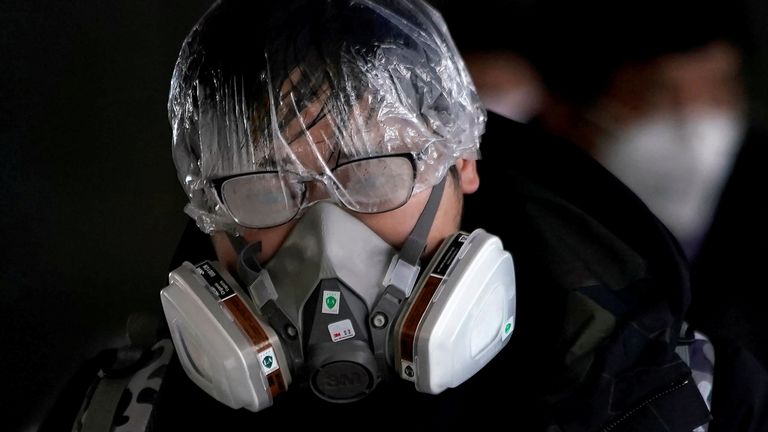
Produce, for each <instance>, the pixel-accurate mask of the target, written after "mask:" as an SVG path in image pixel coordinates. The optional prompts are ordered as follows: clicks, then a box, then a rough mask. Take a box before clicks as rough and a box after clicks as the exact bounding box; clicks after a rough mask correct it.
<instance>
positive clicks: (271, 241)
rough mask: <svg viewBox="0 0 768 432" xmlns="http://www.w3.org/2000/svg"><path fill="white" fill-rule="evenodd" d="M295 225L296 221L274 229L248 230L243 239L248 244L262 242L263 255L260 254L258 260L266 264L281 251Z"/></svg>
mask: <svg viewBox="0 0 768 432" xmlns="http://www.w3.org/2000/svg"><path fill="white" fill-rule="evenodd" d="M294 225H296V221H295V220H294V221H291V222H288V223H286V224H284V225H280V226H278V227H274V228H267V229H247V230H245V231H244V232H243V237H245V240H246V242H248V244H250V243H253V242H255V241H260V242H261V253H259V257H258V260H259V262H260V263H262V264H266V262H267V261H269V259H270V258H272V256H274V255H275V252H277V250H278V249H280V246H282V244H283V242H284V241H285V238H286V237H288V233H290V232H291V229H293V227H294Z"/></svg>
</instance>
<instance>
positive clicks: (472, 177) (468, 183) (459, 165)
mask: <svg viewBox="0 0 768 432" xmlns="http://www.w3.org/2000/svg"><path fill="white" fill-rule="evenodd" d="M456 170H457V171H458V172H459V186H460V187H461V192H462V193H464V194H471V193H474V192H475V191H476V190H477V188H478V187H480V176H479V175H478V174H477V161H476V160H474V159H457V160H456Z"/></svg>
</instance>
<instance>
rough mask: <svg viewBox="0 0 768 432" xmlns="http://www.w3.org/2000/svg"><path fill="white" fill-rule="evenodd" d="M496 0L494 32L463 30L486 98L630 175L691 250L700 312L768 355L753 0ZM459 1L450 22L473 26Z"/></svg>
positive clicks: (483, 16) (490, 18) (488, 15)
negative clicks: (753, 94) (752, 78)
mask: <svg viewBox="0 0 768 432" xmlns="http://www.w3.org/2000/svg"><path fill="white" fill-rule="evenodd" d="M489 5H490V6H489V7H488V8H486V9H482V8H478V11H476V12H475V13H476V14H477V15H475V16H474V21H476V22H477V21H480V22H484V23H485V24H486V27H488V28H491V29H494V30H489V31H488V32H490V33H491V34H492V35H493V39H494V40H493V41H492V42H489V43H485V40H486V39H485V38H477V35H476V34H473V33H471V31H470V30H468V31H465V32H463V33H462V32H461V31H460V30H459V31H455V32H454V33H456V40H457V44H458V46H459V48H460V49H461V50H462V53H463V55H464V56H465V58H466V59H467V63H468V67H469V69H470V71H471V73H472V74H473V79H474V80H475V81H476V82H485V83H486V84H485V85H486V87H487V88H488V89H489V90H488V91H486V92H485V93H483V92H480V95H481V98H483V101H484V102H485V103H486V106H487V107H488V108H489V109H490V110H494V111H499V112H500V113H503V112H519V111H520V110H525V112H526V117H525V118H521V117H520V116H518V117H517V118H515V117H511V118H514V119H516V120H519V121H528V122H530V123H533V124H535V125H536V126H537V127H539V128H542V129H544V130H546V131H548V132H549V133H553V134H555V135H558V136H560V137H563V138H565V139H568V140H570V141H572V142H574V143H576V144H577V145H579V146H580V147H582V148H584V149H585V150H587V151H588V152H590V153H591V154H592V155H593V156H594V157H595V158H596V159H597V160H598V161H600V162H601V163H602V164H603V165H604V166H605V167H606V168H608V169H609V170H610V171H611V172H612V173H613V174H614V175H616V176H617V177H618V178H619V179H620V180H622V181H623V182H624V183H625V184H627V185H628V186H629V187H630V188H631V189H632V190H633V191H634V192H635V193H636V194H637V195H638V196H639V197H640V198H642V199H643V201H644V202H645V203H646V204H647V205H648V206H649V207H650V209H651V210H652V211H653V212H654V213H655V214H656V215H657V216H658V217H659V218H660V219H661V220H662V222H664V224H665V225H667V227H668V228H669V229H670V230H671V231H672V233H673V234H674V235H675V237H676V238H677V239H678V241H679V242H680V245H681V246H682V248H683V250H684V252H685V255H686V256H687V258H688V259H689V261H690V262H691V266H692V272H691V279H692V281H691V283H692V292H693V299H692V304H691V308H690V309H689V314H688V318H689V319H690V321H691V322H692V323H693V324H695V325H696V326H697V327H698V328H700V329H702V330H704V331H706V332H707V333H708V334H709V335H711V336H714V337H727V338H732V339H735V340H737V341H738V342H739V343H741V344H743V345H745V346H746V347H748V348H749V349H750V350H751V351H752V352H754V353H755V354H756V356H757V357H759V359H760V360H761V361H762V362H763V364H764V365H768V332H766V330H765V328H766V320H765V319H764V318H762V316H763V312H762V307H760V302H758V301H756V298H757V296H758V295H759V290H760V288H762V287H764V286H765V282H762V278H761V277H760V276H761V274H760V273H759V272H760V268H761V265H762V261H763V259H762V258H765V256H766V253H765V244H766V239H765V210H764V206H763V205H762V200H763V199H762V197H763V196H764V194H763V193H762V188H763V186H761V185H764V184H766V179H765V175H764V174H763V173H761V172H760V168H759V166H758V165H759V164H760V163H761V162H762V161H765V149H764V146H765V141H766V137H768V134H766V129H765V126H764V121H762V120H763V118H764V117H761V115H762V114H763V113H760V112H757V110H755V109H753V107H754V105H753V104H751V103H750V100H749V98H748V94H747V93H746V91H747V88H748V81H747V77H746V72H747V71H746V68H745V66H744V65H745V62H749V60H750V57H749V56H750V55H753V54H752V51H751V46H752V45H751V43H752V40H753V35H752V34H750V32H749V22H748V21H747V18H748V14H747V13H746V12H745V11H746V10H747V8H746V6H745V5H743V4H740V3H729V4H725V3H724V2H717V1H705V2H692V1H682V2H674V3H669V2H650V3H647V2H645V3H643V4H642V5H637V7H634V8H633V7H631V6H630V7H627V6H625V5H621V6H617V5H614V4H610V3H608V2H599V1H598V2H595V1H593V2H587V3H583V2H582V3H578V4H566V3H558V2H544V3H537V4H536V5H527V4H526V3H525V2H518V3H517V4H516V5H515V6H514V7H510V6H509V5H504V4H501V3H499V2H490V3H489ZM456 9H460V8H458V7H456ZM505 11H506V13H505ZM451 12H452V13H449V14H447V16H448V22H449V25H452V26H453V27H452V28H455V27H464V28H469V27H468V26H466V25H465V24H466V21H463V20H462V18H461V16H462V15H461V14H457V13H455V12H454V11H453V10H451ZM462 22H464V24H462ZM521 35H525V36H526V37H522V36H521ZM521 41H523V42H521ZM509 56H515V58H516V62H517V64H518V65H523V66H518V67H517V68H516V69H515V70H514V71H510V70H509V69H508V68H507V69H501V68H498V67H487V65H488V64H492V63H491V62H489V61H488V60H484V61H482V62H478V61H476V59H487V58H498V59H502V58H505V57H509ZM499 61H500V60H499ZM526 61H528V62H529V63H527V64H526V63H525V62H526ZM530 71H532V72H530ZM521 76H522V77H527V78H528V79H527V80H525V81H523V80H521ZM505 77H506V78H505ZM521 82H524V83H525V84H524V85H517V86H516V87H515V94H520V93H526V92H527V93H529V94H536V98H535V100H536V101H537V103H536V104H535V105H532V104H530V103H528V104H526V103H520V102H515V103H516V104H515V105H514V107H510V106H504V107H497V106H494V104H495V103H496V101H497V100H504V99H505V97H504V96H502V95H503V94H506V93H509V92H508V91H507V90H506V89H507V88H509V87H510V86H511V85H512V83H521ZM493 88H495V89H496V92H494V91H493V90H490V89H493ZM542 89H543V90H542ZM506 100H511V99H510V98H506ZM529 107H533V108H532V109H528V108H529ZM761 178H762V179H763V180H760V179H761Z"/></svg>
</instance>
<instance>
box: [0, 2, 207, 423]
mask: <svg viewBox="0 0 768 432" xmlns="http://www.w3.org/2000/svg"><path fill="white" fill-rule="evenodd" d="M211 3H212V2H211V1H208V0H183V1H181V0H174V1H162V2H160V1H137V0H130V1H106V2H101V1H95V0H89V1H80V2H69V1H46V2H26V1H22V0H18V1H10V2H6V1H2V2H0V83H1V84H0V146H2V147H1V148H2V154H1V155H0V204H1V205H2V210H0V229H1V230H2V233H1V234H0V240H2V243H1V246H2V247H0V254H2V255H0V293H1V296H0V362H2V363H1V364H0V383H2V390H0V395H2V400H0V406H1V407H2V408H0V412H1V413H2V414H3V415H2V417H3V418H2V420H1V421H0V423H2V426H0V429H2V430H10V431H15V430H34V429H35V424H36V423H37V422H38V421H39V419H40V416H41V415H42V413H44V412H45V411H46V410H47V408H48V406H49V405H50V403H51V398H53V397H54V396H55V394H56V393H57V391H58V390H59V388H60V386H61V385H62V383H63V382H64V380H65V379H66V378H67V377H68V376H69V375H71V374H72V373H73V372H74V370H75V369H76V368H77V366H78V365H80V364H81V363H82V362H83V361H84V360H85V359H86V358H88V357H90V356H92V355H94V354H95V353H96V352H97V351H98V350H100V349H103V348H105V347H107V346H117V345H122V344H123V343H125V342H126V340H125V337H124V336H123V333H124V329H125V323H126V320H127V317H128V315H129V314H130V313H132V312H135V311H143V310H146V311H150V312H157V311H159V310H160V309H159V304H160V302H159V295H158V290H159V288H161V287H162V286H164V284H166V283H167V273H168V265H169V262H170V259H171V255H172V252H173V249H174V247H175V244H176V242H177V241H178V237H179V235H180V233H181V231H182V229H183V227H184V224H185V223H186V220H187V217H186V216H185V215H184V213H183V211H182V209H183V206H184V203H185V197H184V194H183V192H182V189H181V187H180V185H179V183H178V182H177V181H176V173H175V169H174V167H173V162H172V159H171V144H170V143H171V141H170V136H171V135H170V126H169V124H168V117H167V110H166V103H167V99H168V89H169V85H170V79H171V73H172V70H173V66H174V63H175V61H176V56H177V54H178V51H179V48H180V46H181V42H182V41H183V39H184V37H185V36H186V34H187V32H189V30H190V29H191V27H192V26H193V24H194V23H195V22H196V21H197V19H198V18H199V17H200V16H201V15H202V14H203V13H204V12H205V10H206V9H207V8H208V7H209V5H210V4H211Z"/></svg>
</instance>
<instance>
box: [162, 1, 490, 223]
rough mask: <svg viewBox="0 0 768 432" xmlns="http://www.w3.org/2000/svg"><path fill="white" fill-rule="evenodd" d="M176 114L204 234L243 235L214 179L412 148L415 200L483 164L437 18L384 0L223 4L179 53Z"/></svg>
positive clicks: (178, 155) (181, 166)
mask: <svg viewBox="0 0 768 432" xmlns="http://www.w3.org/2000/svg"><path fill="white" fill-rule="evenodd" d="M168 111H169V118H170V122H171V126H172V131H173V158H174V163H175V165H176V169H177V172H178V176H179V179H180V181H181V183H182V185H183V187H184V189H185V191H186V193H187V195H188V196H189V200H190V203H189V204H188V205H187V208H186V212H187V213H188V214H189V215H190V216H191V217H193V218H194V219H195V220H196V222H197V224H198V226H199V227H200V228H201V229H202V230H203V231H205V232H211V231H214V230H229V231H235V230H236V224H235V221H234V219H233V218H232V217H231V215H230V214H229V213H228V212H227V211H226V209H225V208H224V207H223V205H222V201H221V199H220V197H219V196H218V195H217V190H216V187H215V186H214V182H215V180H216V179H221V178H224V177H228V176H233V175H236V174H241V173H249V172H257V171H273V172H277V173H291V174H297V175H307V174H310V175H311V174H312V173H314V174H321V175H324V179H328V178H331V177H332V176H333V170H334V168H335V167H336V166H337V165H338V164H340V163H344V161H349V160H355V159H359V158H366V157H372V156H379V155H390V154H395V153H405V152H408V153H413V154H417V156H418V164H417V165H416V175H415V182H414V185H413V191H412V193H418V192H420V191H422V190H424V189H426V188H429V187H431V186H433V185H434V184H436V183H437V182H438V181H439V180H440V179H441V178H442V177H443V176H444V175H445V174H446V172H447V170H448V169H449V168H450V167H451V166H452V165H453V164H454V163H455V160H456V159H457V158H459V157H463V158H470V159H473V158H478V157H479V150H478V148H479V140H480V135H481V134H482V133H483V129H484V125H485V119H486V113H485V110H484V109H483V108H482V106H481V104H480V102H479V98H478V96H477V94H476V91H475V88H474V85H473V84H472V81H471V79H470V77H469V74H468V72H467V69H466V67H465V65H464V63H463V61H462V60H461V58H460V56H459V54H458V52H457V50H456V48H455V46H454V44H453V41H452V40H451V38H450V35H449V34H448V31H447V29H446V26H445V23H444V22H443V20H442V18H441V17H440V15H439V14H438V13H437V12H436V11H435V10H433V9H432V8H431V7H430V6H429V5H427V4H426V3H423V2H421V1H384V0H363V1H349V0H341V1H332V0H329V1H321V0H295V1H293V0H291V1H286V0H277V1H266V2H255V1H219V2H217V3H216V4H214V5H213V6H212V8H211V9H210V10H209V11H208V12H207V13H206V14H205V15H204V16H203V18H202V19H201V20H200V21H199V22H198V23H197V24H196V25H195V27H194V28H193V29H192V31H191V32H190V34H189V35H188V36H187V38H186V40H185V41H184V43H183V46H182V48H181V52H180V53H179V58H178V60H177V62H176V67H175V70H174V73H173V78H172V82H171V92H170V98H169V101H168ZM336 187H338V184H336ZM341 192H342V193H343V192H344V191H341Z"/></svg>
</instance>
